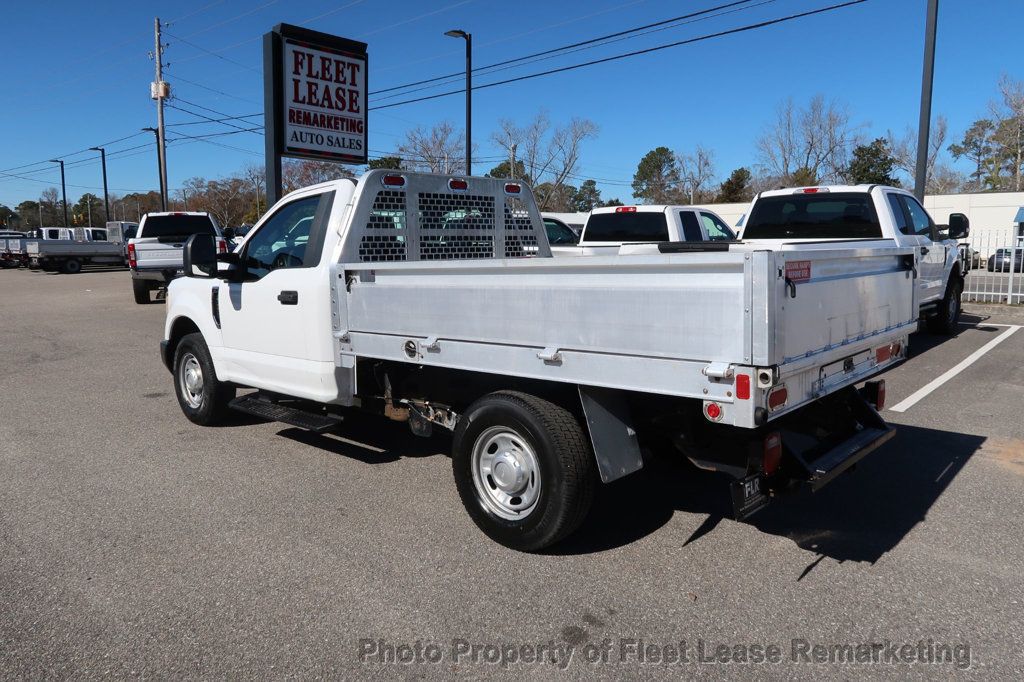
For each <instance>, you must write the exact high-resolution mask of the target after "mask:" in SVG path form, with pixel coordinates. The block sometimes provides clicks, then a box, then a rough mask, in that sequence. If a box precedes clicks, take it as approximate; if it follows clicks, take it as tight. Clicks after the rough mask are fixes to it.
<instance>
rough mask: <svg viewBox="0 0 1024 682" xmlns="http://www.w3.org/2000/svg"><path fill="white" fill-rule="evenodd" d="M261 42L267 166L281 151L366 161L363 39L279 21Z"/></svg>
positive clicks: (301, 156) (276, 161) (364, 51)
mask: <svg viewBox="0 0 1024 682" xmlns="http://www.w3.org/2000/svg"><path fill="white" fill-rule="evenodd" d="M263 45H264V48H263V69H264V74H263V80H264V91H265V96H264V101H265V105H266V106H265V111H266V113H265V114H264V118H265V121H266V134H267V165H268V170H271V164H275V165H276V166H278V167H279V166H280V157H282V156H293V157H299V158H305V159H319V160H330V161H338V162H341V163H353V164H364V163H366V161H367V144H366V139H367V126H366V123H367V121H366V95H367V74H366V71H367V69H366V66H367V64H366V43H360V42H357V41H354V40H349V39H347V38H341V37H338V36H332V35H329V34H327V33H320V32H319V31H311V30H309V29H306V28H302V27H300V26H292V25H289V24H278V25H277V26H275V27H274V29H273V30H272V31H271V32H270V33H267V34H266V35H265V36H264V43H263ZM272 157H273V158H272ZM270 179H271V178H270V173H268V181H269V180H270ZM268 184H269V183H268Z"/></svg>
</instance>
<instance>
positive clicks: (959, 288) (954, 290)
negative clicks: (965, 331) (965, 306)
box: [928, 277, 964, 336]
mask: <svg viewBox="0 0 1024 682" xmlns="http://www.w3.org/2000/svg"><path fill="white" fill-rule="evenodd" d="M963 291H964V283H963V280H961V279H960V278H958V277H957V278H954V279H951V280H950V281H949V284H947V285H946V295H945V296H944V297H943V299H942V303H940V304H939V309H938V310H937V311H936V314H935V316H934V317H930V318H929V319H928V330H929V331H931V332H932V333H934V334H945V335H947V336H948V335H951V334H955V333H956V330H957V324H958V323H959V322H960V312H961V310H962V308H961V306H960V295H961V294H962V293H963Z"/></svg>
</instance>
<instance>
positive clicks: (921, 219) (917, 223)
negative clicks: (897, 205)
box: [900, 194, 932, 237]
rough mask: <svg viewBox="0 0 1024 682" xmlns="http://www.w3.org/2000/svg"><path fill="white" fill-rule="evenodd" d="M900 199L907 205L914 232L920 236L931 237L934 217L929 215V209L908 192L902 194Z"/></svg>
mask: <svg viewBox="0 0 1024 682" xmlns="http://www.w3.org/2000/svg"><path fill="white" fill-rule="evenodd" d="M900 201H901V202H903V204H904V205H905V206H906V207H907V214H908V215H909V216H910V220H911V224H912V225H913V229H914V234H916V235H918V236H919V237H931V236H932V219H931V218H930V217H929V216H928V211H926V210H924V207H922V206H921V204H919V203H917V199H915V198H914V197H911V196H907V195H906V194H901V195H900Z"/></svg>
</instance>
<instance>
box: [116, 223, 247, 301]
mask: <svg viewBox="0 0 1024 682" xmlns="http://www.w3.org/2000/svg"><path fill="white" fill-rule="evenodd" d="M194 234H208V235H213V236H214V237H215V238H216V240H217V248H218V250H219V251H220V252H221V253H223V252H225V251H227V241H226V240H225V238H224V235H223V234H222V233H221V229H220V226H219V225H217V221H216V220H215V219H214V217H213V216H212V215H210V214H209V213H205V212H202V211H176V212H166V213H147V214H146V215H144V216H142V222H141V223H139V227H138V230H137V231H136V233H135V236H134V237H133V238H131V239H129V240H128V249H127V252H128V267H130V268H131V270H132V294H133V295H134V296H135V302H136V303H139V304H145V303H149V302H150V295H149V292H151V291H156V290H158V289H160V288H161V287H165V286H167V284H168V283H169V282H170V281H171V280H172V279H174V278H175V277H178V276H179V275H180V274H181V249H182V247H183V246H184V245H185V242H186V241H187V240H188V238H189V237H191V236H192V235H194Z"/></svg>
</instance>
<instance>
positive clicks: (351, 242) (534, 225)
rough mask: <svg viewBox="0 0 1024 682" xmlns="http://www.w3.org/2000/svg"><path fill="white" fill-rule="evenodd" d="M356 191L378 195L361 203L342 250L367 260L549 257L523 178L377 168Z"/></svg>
mask: <svg viewBox="0 0 1024 682" xmlns="http://www.w3.org/2000/svg"><path fill="white" fill-rule="evenodd" d="M359 192H360V193H362V194H363V195H366V194H369V195H370V196H372V197H373V201H372V203H371V202H368V201H365V200H363V201H360V202H357V209H356V210H357V213H356V215H355V216H354V218H353V220H352V227H351V229H350V230H349V233H348V235H347V237H346V242H345V248H344V252H345V253H346V254H353V255H356V254H357V255H358V259H359V261H360V262H363V263H373V262H394V261H428V260H462V259H479V258H531V257H534V256H548V255H550V249H549V247H548V243H547V239H546V238H544V237H543V235H544V234H545V232H544V226H543V224H542V223H541V222H540V221H539V219H538V214H537V213H536V211H533V212H531V211H530V210H529V209H530V206H529V205H528V203H527V202H531V203H532V201H533V196H532V194H531V193H530V190H529V188H528V187H527V186H526V185H523V184H520V183H510V182H509V181H507V180H501V179H497V178H477V177H448V176H439V175H431V174H425V173H396V172H394V171H378V172H371V173H368V174H367V175H366V176H365V178H364V179H363V181H361V182H360V188H359ZM538 235H540V237H538Z"/></svg>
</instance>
